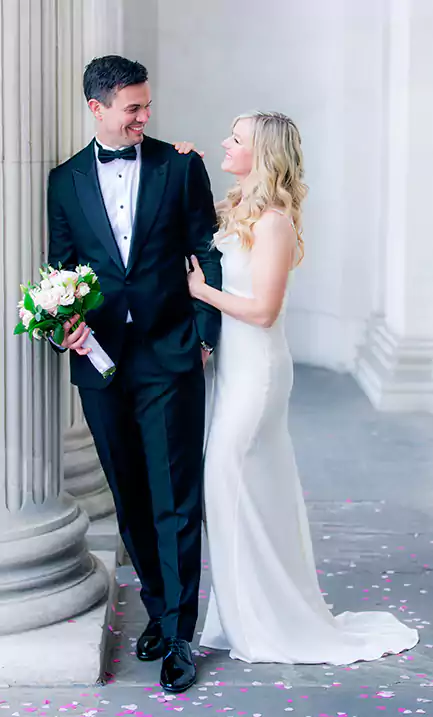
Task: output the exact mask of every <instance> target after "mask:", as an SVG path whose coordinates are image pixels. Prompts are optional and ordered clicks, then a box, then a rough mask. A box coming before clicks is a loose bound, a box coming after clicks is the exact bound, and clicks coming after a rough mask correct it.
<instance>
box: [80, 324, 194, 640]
mask: <svg viewBox="0 0 433 717" xmlns="http://www.w3.org/2000/svg"><path fill="white" fill-rule="evenodd" d="M80 395H81V400H82V404H83V410H84V414H85V416H86V420H87V422H88V425H89V428H90V430H91V432H92V434H93V437H94V440H95V445H96V449H97V451H98V455H99V458H100V461H101V464H102V467H103V469H104V472H105V475H106V476H107V480H108V483H109V485H110V488H111V491H112V493H113V497H114V501H115V505H116V511H117V517H118V521H119V528H120V533H121V535H122V538H123V541H124V543H125V546H126V549H127V550H128V553H129V555H130V557H131V560H132V562H133V565H134V567H135V570H136V572H137V574H138V577H139V578H140V581H141V585H142V591H141V596H142V600H143V602H144V604H145V606H146V609H147V612H148V614H149V616H150V617H151V618H158V617H159V618H162V630H163V634H164V635H165V636H166V637H172V636H177V637H181V638H183V639H185V640H188V641H191V639H192V637H193V634H194V628H195V624H196V620H197V612H198V590H199V580H200V566H201V519H202V464H203V460H202V455H203V434H204V405H205V399H204V377H203V370H202V367H201V364H199V363H198V364H197V367H196V368H194V370H192V371H190V372H187V373H179V374H173V373H168V372H167V371H166V370H165V369H163V368H162V367H161V366H160V365H159V363H158V361H157V359H156V357H155V356H154V354H153V353H152V351H151V349H150V348H149V347H147V346H146V344H145V343H144V341H143V340H142V339H141V338H140V337H139V336H137V335H136V332H135V330H134V327H133V326H129V325H128V328H127V339H126V342H125V346H124V350H123V353H122V356H121V359H120V361H119V363H118V366H117V371H116V374H115V376H114V379H113V381H112V383H111V384H110V385H109V386H107V388H105V389H102V390H93V389H80Z"/></svg>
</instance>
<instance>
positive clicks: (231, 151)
mask: <svg viewBox="0 0 433 717" xmlns="http://www.w3.org/2000/svg"><path fill="white" fill-rule="evenodd" d="M222 146H223V147H224V149H225V151H226V154H225V157H224V159H223V162H222V165H221V169H222V170H223V171H224V172H230V174H235V175H236V176H237V177H247V176H248V175H249V173H250V172H251V170H252V167H253V123H252V121H251V120H250V119H247V118H245V119H240V120H239V121H238V122H236V124H235V126H234V128H233V133H232V135H231V137H227V139H225V140H224V142H223V143H222Z"/></svg>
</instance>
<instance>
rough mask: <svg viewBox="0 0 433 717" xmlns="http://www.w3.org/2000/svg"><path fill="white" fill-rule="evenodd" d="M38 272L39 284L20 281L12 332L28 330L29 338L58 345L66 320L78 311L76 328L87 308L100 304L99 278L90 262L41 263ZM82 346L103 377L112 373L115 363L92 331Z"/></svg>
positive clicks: (102, 298)
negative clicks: (71, 266) (72, 267)
mask: <svg viewBox="0 0 433 717" xmlns="http://www.w3.org/2000/svg"><path fill="white" fill-rule="evenodd" d="M39 272H40V274H41V277H42V279H41V281H40V282H39V283H38V284H31V283H30V282H29V283H28V285H27V286H24V285H23V284H21V291H22V293H23V298H22V300H21V301H20V302H19V304H18V312H19V317H20V321H19V323H18V324H17V325H16V327H15V331H14V334H25V333H27V334H28V335H29V338H30V339H33V338H35V339H38V340H40V339H44V340H45V341H50V340H51V341H53V342H54V343H55V344H58V345H60V344H61V343H62V341H63V338H64V328H63V324H64V323H65V321H67V320H69V319H71V318H72V317H73V316H75V315H76V314H78V316H79V317H80V318H79V319H78V321H77V322H76V324H75V325H74V326H73V327H72V330H75V329H76V328H78V326H79V324H80V323H81V322H82V321H83V320H84V317H85V315H86V313H87V312H88V311H90V310H91V309H97V308H98V307H99V306H100V305H101V304H102V302H103V301H104V297H103V295H102V293H101V287H100V285H99V281H98V277H97V276H96V274H95V272H94V271H93V269H92V268H91V267H90V266H89V265H86V266H81V265H80V266H77V267H75V271H66V270H65V269H62V266H61V264H59V268H58V269H53V267H52V266H50V265H49V264H44V265H43V267H42V269H39ZM83 347H84V348H90V349H91V351H90V353H88V354H86V355H87V358H88V359H90V361H91V362H92V364H93V365H94V367H95V368H96V369H97V371H99V373H100V374H101V375H102V376H103V377H104V378H107V377H108V376H111V374H113V373H114V372H115V370H116V367H115V365H114V363H113V362H112V360H111V359H110V357H109V356H108V355H107V354H106V353H105V351H104V350H103V348H102V347H101V346H100V344H99V343H98V342H97V340H96V339H95V337H94V336H93V332H92V333H91V334H89V336H88V337H87V339H86V340H85V342H84V343H83Z"/></svg>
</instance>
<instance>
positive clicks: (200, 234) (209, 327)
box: [184, 152, 222, 348]
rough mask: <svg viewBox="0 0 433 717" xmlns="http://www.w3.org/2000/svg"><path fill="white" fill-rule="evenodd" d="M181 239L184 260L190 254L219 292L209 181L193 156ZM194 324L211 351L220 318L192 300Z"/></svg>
mask: <svg viewBox="0 0 433 717" xmlns="http://www.w3.org/2000/svg"><path fill="white" fill-rule="evenodd" d="M184 226H185V238H186V248H187V254H188V257H190V256H191V255H192V254H194V255H195V256H196V257H197V258H198V260H199V262H200V266H201V267H202V270H203V272H204V275H205V277H206V283H207V284H209V286H213V287H214V288H215V289H221V285H222V276H221V254H220V252H219V251H218V250H217V249H215V248H213V247H211V242H212V238H213V233H214V231H216V228H217V218H216V214H215V208H214V202H213V197H212V192H211V188H210V181H209V177H208V175H207V172H206V169H205V166H204V164H203V162H202V160H201V158H200V157H199V156H198V154H196V153H195V152H193V153H192V154H191V156H190V157H189V161H188V166H187V171H186V177H185V219H184ZM194 308H195V312H196V324H197V329H198V334H199V336H200V339H201V341H202V342H203V341H204V342H205V344H207V345H208V346H209V347H211V348H214V347H215V346H216V344H217V341H218V336H219V332H220V326H221V314H220V312H219V311H218V309H215V308H214V307H213V306H210V305H209V304H205V303H204V302H202V301H199V300H197V299H194Z"/></svg>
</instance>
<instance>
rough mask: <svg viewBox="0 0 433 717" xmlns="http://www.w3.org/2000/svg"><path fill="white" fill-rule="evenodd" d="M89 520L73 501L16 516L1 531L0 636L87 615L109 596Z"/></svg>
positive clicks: (50, 503)
mask: <svg viewBox="0 0 433 717" xmlns="http://www.w3.org/2000/svg"><path fill="white" fill-rule="evenodd" d="M88 525H89V521H88V518H87V516H86V515H85V513H83V512H82V511H81V509H80V508H79V507H78V506H77V505H75V504H73V503H72V501H71V500H70V499H64V500H61V501H60V500H59V499H55V500H54V499H53V500H51V501H47V502H46V503H44V504H43V505H39V506H34V510H32V509H30V508H29V509H28V510H26V511H23V514H22V516H17V515H16V514H15V515H14V522H13V525H11V526H8V525H7V521H6V522H5V525H3V526H2V527H1V528H2V529H1V530H0V635H8V634H12V633H17V632H24V631H26V630H31V629H34V628H38V627H41V626H44V625H51V624H53V623H56V622H60V621H61V620H66V619H68V618H71V617H73V616H74V615H78V614H80V613H84V612H85V611H87V610H89V609H90V608H92V607H93V606H94V605H96V604H98V603H99V602H100V601H101V600H103V599H104V598H105V597H106V595H107V589H108V575H107V571H106V570H105V568H104V566H103V565H102V563H101V562H99V561H98V560H97V559H96V558H95V557H94V556H93V555H91V554H90V553H89V552H88V550H87V545H86V540H85V534H86V531H87V528H88Z"/></svg>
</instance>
